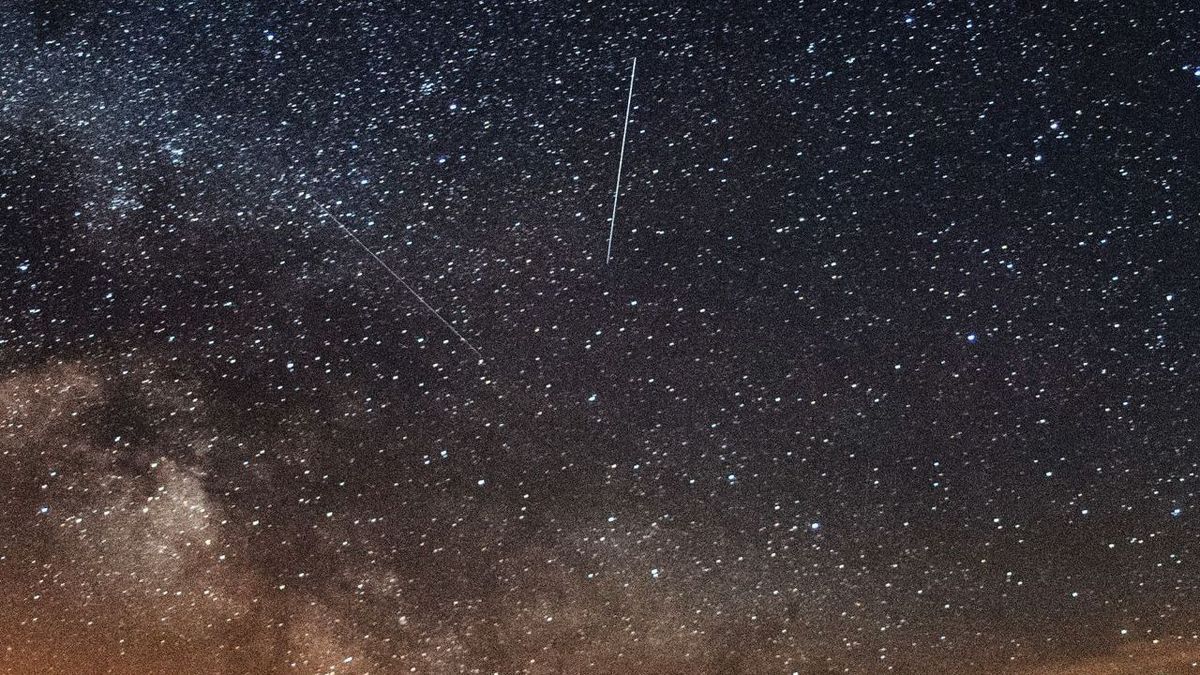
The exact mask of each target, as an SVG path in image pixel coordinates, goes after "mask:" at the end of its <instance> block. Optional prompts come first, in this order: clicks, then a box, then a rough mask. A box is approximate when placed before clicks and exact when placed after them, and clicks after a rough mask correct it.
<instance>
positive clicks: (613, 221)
mask: <svg viewBox="0 0 1200 675" xmlns="http://www.w3.org/2000/svg"><path fill="white" fill-rule="evenodd" d="M635 75H637V57H636V56H635V57H633V67H632V68H630V69H629V98H628V99H626V101H625V130H624V131H622V132H621V158H620V159H618V160H617V189H615V190H613V209H612V218H610V219H609V222H608V253H607V254H606V255H605V257H604V264H605V265H607V264H608V263H609V262H611V261H612V242H613V231H614V230H615V229H616V228H617V198H618V197H620V195H621V167H623V166H624V165H625V138H626V137H627V136H628V135H629V111H630V110H632V109H633V78H634V76H635Z"/></svg>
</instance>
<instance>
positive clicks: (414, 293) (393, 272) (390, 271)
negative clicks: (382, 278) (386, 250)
mask: <svg viewBox="0 0 1200 675" xmlns="http://www.w3.org/2000/svg"><path fill="white" fill-rule="evenodd" d="M313 203H314V204H316V205H317V208H319V209H321V212H322V213H324V214H325V215H327V216H329V217H330V218H332V219H333V222H335V223H337V224H338V227H340V228H342V229H343V230H344V231H345V232H346V234H348V235H350V238H351V239H353V240H354V243H356V244H358V245H359V246H361V247H362V250H364V251H366V252H367V254H368V255H370V256H371V257H372V258H374V259H375V262H377V263H379V265H380V266H381V267H383V269H385V270H387V271H388V274H391V275H392V277H393V278H394V279H395V280H396V281H399V282H400V285H402V286H404V288H405V290H407V291H408V292H409V293H412V296H413V297H414V298H416V299H417V302H419V303H421V305H423V306H424V307H425V309H427V310H429V312H430V313H431V314H433V315H434V316H436V317H437V318H438V320H439V321H441V322H442V323H443V324H445V325H446V328H449V329H450V332H451V333H454V336H455V337H457V338H458V339H459V340H462V343H463V344H464V345H466V346H467V348H468V349H470V350H471V351H473V352H475V355H476V356H478V357H479V359H480V360H483V354H482V353H480V351H479V350H478V349H476V348H475V345H473V344H471V343H470V342H469V341H468V340H467V338H465V337H463V334H462V333H460V332H458V331H457V330H456V329H455V328H454V326H453V325H451V324H450V322H449V321H447V320H446V317H444V316H442V315H441V314H440V313H438V311H437V310H436V309H434V308H433V306H432V305H430V304H429V303H428V302H425V298H422V297H421V294H420V293H418V292H417V290H416V289H415V288H413V287H412V286H409V285H408V282H407V281H405V280H404V279H403V278H402V277H401V276H400V275H399V274H396V270H394V269H392V268H391V267H388V264H387V263H385V262H383V259H382V258H380V257H379V256H377V255H375V252H374V251H372V250H371V249H369V248H367V245H366V244H364V243H362V240H361V239H359V238H358V237H356V236H355V235H354V233H353V232H351V231H350V228H348V227H346V225H345V224H344V223H342V221H341V220H339V219H338V217H337V216H335V215H333V214H332V213H330V212H329V209H327V208H325V205H324V204H322V203H321V202H319V201H317V200H315V199H314V200H313Z"/></svg>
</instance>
